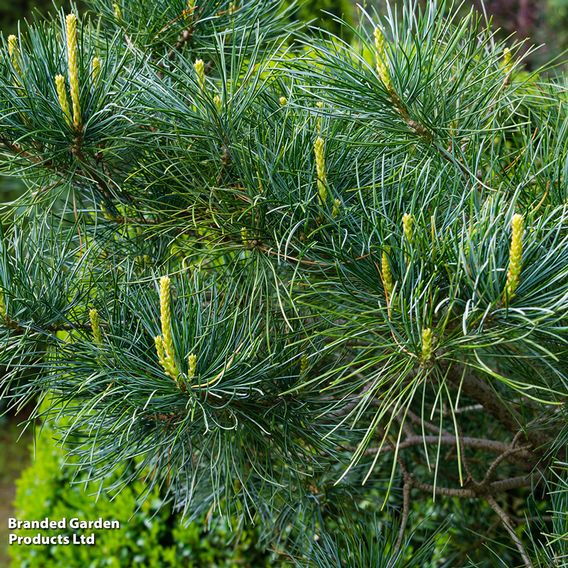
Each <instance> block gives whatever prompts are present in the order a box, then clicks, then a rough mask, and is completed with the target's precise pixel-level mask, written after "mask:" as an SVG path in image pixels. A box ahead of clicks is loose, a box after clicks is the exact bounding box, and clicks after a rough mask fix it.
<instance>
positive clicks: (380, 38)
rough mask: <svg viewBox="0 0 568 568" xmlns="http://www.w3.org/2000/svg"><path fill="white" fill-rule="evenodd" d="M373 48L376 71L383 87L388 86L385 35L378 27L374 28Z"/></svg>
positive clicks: (389, 84)
mask: <svg viewBox="0 0 568 568" xmlns="http://www.w3.org/2000/svg"><path fill="white" fill-rule="evenodd" d="M375 50H376V56H377V73H378V75H379V78H380V80H381V81H382V82H383V84H384V85H385V87H387V89H388V88H390V86H391V80H390V75H389V70H388V67H387V63H386V61H387V51H386V42H385V36H384V34H383V32H382V31H381V29H380V28H379V27H376V28H375Z"/></svg>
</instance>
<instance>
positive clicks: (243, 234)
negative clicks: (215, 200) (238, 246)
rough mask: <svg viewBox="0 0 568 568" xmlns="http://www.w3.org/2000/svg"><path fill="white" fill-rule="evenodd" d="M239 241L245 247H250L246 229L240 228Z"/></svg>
mask: <svg viewBox="0 0 568 568" xmlns="http://www.w3.org/2000/svg"><path fill="white" fill-rule="evenodd" d="M241 241H242V243H243V245H244V246H245V247H248V246H249V245H250V236H249V232H248V229H247V228H246V227H241Z"/></svg>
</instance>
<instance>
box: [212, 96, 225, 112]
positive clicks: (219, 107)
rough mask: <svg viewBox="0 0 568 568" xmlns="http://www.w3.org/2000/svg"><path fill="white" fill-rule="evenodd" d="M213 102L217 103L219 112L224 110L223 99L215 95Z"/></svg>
mask: <svg viewBox="0 0 568 568" xmlns="http://www.w3.org/2000/svg"><path fill="white" fill-rule="evenodd" d="M213 102H214V103H215V106H216V107H217V110H218V111H219V112H220V111H221V109H222V108H223V102H222V101H221V97H220V96H219V95H215V96H214V97H213Z"/></svg>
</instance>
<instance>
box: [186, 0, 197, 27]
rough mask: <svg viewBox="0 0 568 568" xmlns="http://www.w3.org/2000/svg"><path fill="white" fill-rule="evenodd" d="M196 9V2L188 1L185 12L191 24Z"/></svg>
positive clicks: (193, 0)
mask: <svg viewBox="0 0 568 568" xmlns="http://www.w3.org/2000/svg"><path fill="white" fill-rule="evenodd" d="M195 8H196V5H195V0H187V8H186V10H185V15H186V19H187V20H188V22H191V20H192V18H193V14H194V12H195Z"/></svg>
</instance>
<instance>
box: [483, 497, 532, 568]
mask: <svg viewBox="0 0 568 568" xmlns="http://www.w3.org/2000/svg"><path fill="white" fill-rule="evenodd" d="M487 503H489V506H490V507H491V508H492V509H493V510H494V511H495V512H496V513H497V515H498V516H499V518H500V519H501V523H502V524H503V526H504V527H505V529H506V531H507V532H508V533H509V536H510V537H511V540H512V541H513V542H514V543H515V546H516V547H517V550H518V551H519V554H520V555H521V558H522V559H523V562H524V564H525V566H526V568H534V567H533V563H532V562H531V559H530V558H529V556H528V554H527V551H526V550H525V547H524V546H523V543H522V542H521V540H520V539H519V537H518V536H517V534H516V533H515V530H514V528H513V526H512V523H511V519H510V518H509V515H507V513H506V512H505V511H504V510H503V509H501V507H499V505H498V503H497V501H495V499H493V497H491V496H488V497H487Z"/></svg>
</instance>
